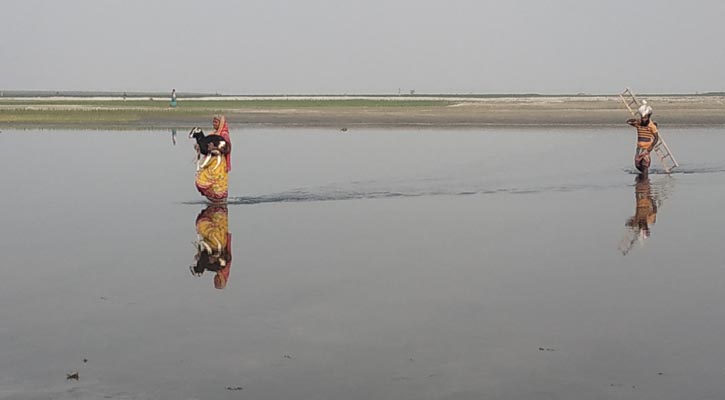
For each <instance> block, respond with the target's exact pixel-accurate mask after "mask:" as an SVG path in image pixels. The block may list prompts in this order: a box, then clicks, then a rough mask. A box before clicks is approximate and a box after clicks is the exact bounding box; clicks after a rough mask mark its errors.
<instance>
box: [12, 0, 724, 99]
mask: <svg viewBox="0 0 725 400" xmlns="http://www.w3.org/2000/svg"><path fill="white" fill-rule="evenodd" d="M0 7H1V8H0V9H1V10H2V15H3V17H2V23H1V24H0V89H5V90H11V89H37V90H127V91H166V90H170V89H171V88H172V87H175V88H176V89H177V90H178V91H180V92H184V91H188V92H219V93H224V94H244V93H250V94H262V93H268V94H308V93H309V94H312V93H331V94H343V93H348V94H351V93H397V92H398V89H400V90H402V91H403V92H404V93H406V92H408V91H409V90H411V89H415V90H416V92H417V93H511V92H517V93H520V92H538V93H578V92H587V93H616V92H618V91H620V90H622V89H623V88H624V87H625V86H631V87H632V88H633V89H634V90H635V91H637V92H640V93H643V92H649V93H670V92H698V91H699V92H703V91H725V50H723V48H722V46H721V42H722V40H723V38H725V24H724V23H722V18H723V16H725V1H719V0H713V1H697V0H693V1H667V0H664V1H663V0H660V1H655V0H613V1H612V0H597V1H587V0H578V1H576V0H571V1H570V0H551V1H546V0H521V1H515V0H508V1H504V0H500V1H487V0H445V1H444V0H441V1H430V0H360V1H357V0H355V1H353V0H239V1H232V0H211V1H190V0H174V1H155V0H64V1H59V0H47V1H42V0H9V1H8V0H3V1H2V2H1V3H0Z"/></svg>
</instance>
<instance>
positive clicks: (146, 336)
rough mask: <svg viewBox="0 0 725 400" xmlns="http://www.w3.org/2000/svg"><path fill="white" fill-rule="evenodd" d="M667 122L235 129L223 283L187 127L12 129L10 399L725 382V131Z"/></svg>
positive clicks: (2, 209)
mask: <svg viewBox="0 0 725 400" xmlns="http://www.w3.org/2000/svg"><path fill="white" fill-rule="evenodd" d="M664 133H665V134H666V139H667V140H668V143H669V144H670V147H671V148H672V150H673V151H674V153H675V155H676V156H677V158H678V160H679V161H680V162H681V164H682V166H681V168H680V169H679V172H678V173H675V174H672V176H667V175H664V174H657V173H655V174H652V175H651V176H650V180H649V183H648V184H647V183H642V182H640V183H639V184H636V182H635V175H634V174H633V173H632V169H631V157H632V152H633V150H634V149H633V146H634V138H633V135H634V134H633V132H631V131H630V130H629V129H627V128H626V127H624V128H622V129H590V130H574V129H572V130H543V129H532V130H522V129H497V130H463V131H442V130H422V131H408V130H351V131H348V132H346V133H341V132H338V131H334V130H315V129H277V130H271V129H270V130H264V129H244V130H242V129H236V130H233V133H232V135H233V141H234V158H233V167H234V170H233V171H232V175H231V179H230V195H231V197H232V199H231V201H230V205H229V206H228V209H227V211H228V228H229V232H230V233H231V242H232V246H231V250H232V252H231V253H232V256H233V257H232V261H231V267H230V269H229V275H228V281H227V284H226V287H225V288H224V289H223V290H219V289H215V287H214V276H215V273H214V272H213V271H206V272H204V273H203V274H202V275H201V276H200V277H199V276H194V275H192V274H191V273H190V269H189V267H190V266H191V265H192V264H194V263H195V259H194V255H195V253H196V251H197V250H196V247H195V245H194V244H193V242H194V241H196V240H197V232H196V228H195V221H196V218H197V215H199V213H200V212H201V211H202V210H204V209H205V208H206V204H204V203H203V202H201V201H200V198H199V195H198V194H197V193H196V191H195V189H194V187H193V173H194V172H193V169H194V167H193V164H192V159H193V151H192V150H191V146H192V145H191V143H190V142H189V141H188V140H187V139H185V138H184V137H183V136H184V135H182V134H180V135H179V136H178V137H177V141H178V143H177V145H176V146H173V145H172V140H171V134H170V132H123V133H108V132H92V131H72V132H69V131H12V130H11V131H8V130H4V131H3V132H2V133H0V168H1V170H2V171H3V172H4V173H3V174H2V175H1V177H0V184H2V188H3V196H0V227H1V228H0V251H1V252H2V254H3V257H2V259H3V262H2V265H1V266H0V272H2V279H0V304H2V306H0V321H2V322H0V399H36V398H54V399H58V398H59V399H96V398H98V399H100V398H117V399H157V398H159V399H160V398H179V399H194V398H199V399H236V398H254V399H279V398H315V399H340V398H345V399H370V398H376V399H469V398H470V399H480V398H496V399H531V398H537V399H548V398H551V399H581V398H590V399H609V398H621V399H681V398H692V399H700V398H702V399H705V398H721V397H723V395H724V394H725V390H724V389H723V387H722V384H721V383H720V382H721V377H722V373H723V370H722V359H723V357H725V346H723V339H722V332H723V330H724V329H725V308H723V307H722V304H723V303H725V292H723V290H722V288H723V284H725V270H723V268H722V266H723V263H722V260H723V256H722V252H721V251H720V249H721V244H722V242H723V239H725V234H723V229H722V223H723V218H722V217H721V213H720V210H721V205H722V204H723V200H724V197H725V185H724V184H725V161H723V159H722V156H721V154H720V153H721V150H720V149H721V148H723V145H724V144H725V136H722V135H721V132H720V130H716V129H688V130H681V131H674V130H672V131H671V132H670V131H664ZM28 152H29V153H30V154H31V156H30V157H27V153H28ZM637 196H639V200H640V201H641V202H644V203H647V201H649V202H650V203H648V204H654V205H655V206H656V216H655V218H654V220H653V218H651V215H648V214H647V212H649V213H650V214H651V211H652V210H651V209H650V210H649V211H647V209H646V207H643V206H642V203H641V202H640V213H644V214H646V215H640V217H643V218H640V220H644V221H647V222H648V231H649V237H648V238H644V236H646V235H644V234H643V233H642V229H640V227H639V225H637V224H632V223H630V225H634V227H630V226H627V223H628V221H630V219H631V218H632V217H633V216H635V214H636V211H637V209H638V208H637V204H638V203H637ZM648 216H649V217H650V218H649V220H648V219H647V217H648ZM635 219H636V218H635ZM84 359H85V360H87V361H85V362H84ZM73 372H78V373H79V380H78V381H75V380H67V379H66V374H71V373H73Z"/></svg>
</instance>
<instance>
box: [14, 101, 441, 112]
mask: <svg viewBox="0 0 725 400" xmlns="http://www.w3.org/2000/svg"><path fill="white" fill-rule="evenodd" d="M451 104H454V102H450V101H444V100H397V99H391V100H378V99H375V100H373V99H339V100H337V99H336V100H316V99H291V100H284V99H274V100H272V99H270V100H179V102H178V106H177V107H176V108H177V109H189V108H192V109H193V108H202V109H219V110H224V109H245V108H247V109H248V108H254V109H284V108H328V107H338V108H340V107H343V108H344V107H444V106H447V105H451ZM0 106H6V107H8V108H20V109H22V108H23V107H33V108H35V107H40V108H42V107H44V106H49V107H53V108H56V107H57V108H64V107H66V108H73V107H78V106H80V107H87V108H119V109H123V108H129V109H133V108H150V109H170V107H169V102H167V101H152V100H127V101H123V100H76V99H72V100H36V99H33V100H18V99H12V100H11V99H8V100H0Z"/></svg>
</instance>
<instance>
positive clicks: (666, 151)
mask: <svg viewBox="0 0 725 400" xmlns="http://www.w3.org/2000/svg"><path fill="white" fill-rule="evenodd" d="M619 98H620V99H622V102H623V103H624V105H625V107H627V110H629V113H630V114H632V116H633V117H635V118H640V117H641V115H640V114H639V106H640V105H641V104H640V102H639V100H637V97H636V96H635V95H634V93H632V91H631V90H630V89H629V88H626V89H625V90H624V92H622V93H620V94H619ZM653 151H654V153H655V154H656V155H657V157H658V158H659V159H660V163H661V164H662V167H664V169H665V172H667V173H668V174H669V173H670V171H672V170H673V169H674V168H677V167H678V166H679V165H680V164H678V163H677V160H675V156H673V155H672V151H670V147H669V146H667V142H665V138H663V137H662V133H659V141H658V142H657V144H656V145H655V147H654V149H653Z"/></svg>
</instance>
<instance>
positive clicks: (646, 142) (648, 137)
mask: <svg viewBox="0 0 725 400" xmlns="http://www.w3.org/2000/svg"><path fill="white" fill-rule="evenodd" d="M634 127H635V128H637V147H639V148H641V149H647V150H651V149H652V146H654V144H655V143H656V142H657V136H658V134H657V125H655V123H654V122H652V121H649V123H648V124H647V125H640V123H639V122H637V124H636V125H635V126H634Z"/></svg>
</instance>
